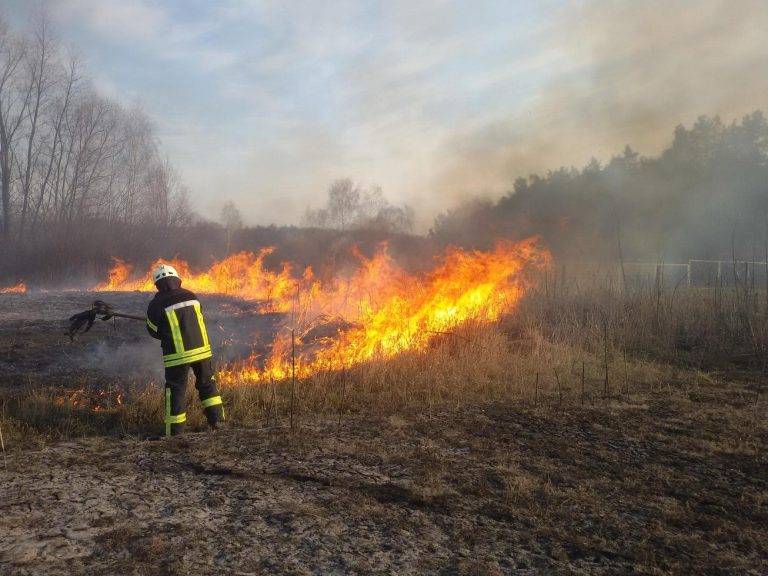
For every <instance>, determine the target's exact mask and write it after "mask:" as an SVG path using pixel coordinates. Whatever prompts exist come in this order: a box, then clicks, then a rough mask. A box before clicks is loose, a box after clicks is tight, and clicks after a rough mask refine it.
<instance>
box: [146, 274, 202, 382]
mask: <svg viewBox="0 0 768 576" xmlns="http://www.w3.org/2000/svg"><path fill="white" fill-rule="evenodd" d="M147 330H148V331H149V333H150V335H152V336H153V337H154V338H158V339H159V340H160V343H161V345H162V348H163V363H164V365H165V367H166V368H170V367H172V366H180V365H182V364H191V363H192V362H198V361H200V360H205V359H206V358H210V357H211V345H210V342H209V341H208V332H207V330H206V328H205V320H204V319H203V313H202V311H201V309H200V302H198V301H197V298H196V297H195V295H194V294H193V293H192V292H190V291H189V290H185V289H183V288H176V289H174V290H167V291H164V292H158V293H157V294H156V295H155V297H154V298H153V299H152V302H150V303H149V308H148V309H147Z"/></svg>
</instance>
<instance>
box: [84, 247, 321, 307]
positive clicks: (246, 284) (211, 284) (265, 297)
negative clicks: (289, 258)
mask: <svg viewBox="0 0 768 576" xmlns="http://www.w3.org/2000/svg"><path fill="white" fill-rule="evenodd" d="M273 251H274V248H264V249H262V250H260V251H259V252H258V253H257V254H253V253H250V252H240V253H237V254H232V255H231V256H228V257H227V258H225V259H224V260H221V261H220V262H216V263H215V264H213V266H211V267H210V268H209V269H208V270H207V271H204V272H193V271H192V270H191V269H190V267H189V264H187V262H185V261H184V260H180V259H177V258H173V259H170V260H162V259H160V260H156V261H155V262H154V263H153V264H152V267H151V268H150V270H149V271H147V273H146V274H145V275H144V276H143V277H142V278H138V279H136V278H135V276H134V269H133V266H132V265H130V264H128V263H126V262H124V261H123V260H120V259H119V258H114V259H113V260H114V264H113V266H112V268H111V269H110V271H109V280H108V281H107V282H104V283H102V284H99V285H97V286H96V287H95V288H94V290H100V291H105V292H111V291H140V292H152V291H154V290H155V285H154V283H153V282H152V277H151V270H152V269H153V268H155V267H156V266H157V265H159V264H160V263H163V262H165V263H166V264H170V265H171V266H173V267H174V268H176V270H177V271H178V272H179V275H180V276H181V277H182V278H183V279H184V287H185V288H189V289H190V290H192V291H193V292H200V293H203V294H206V293H207V294H226V295H229V296H237V297H239V298H244V299H246V300H258V301H262V302H263V304H262V306H261V310H262V311H264V312H266V311H274V312H287V311H289V310H290V308H291V300H292V298H293V296H294V295H295V293H296V286H297V282H299V281H300V282H301V283H302V284H304V285H306V284H311V283H312V269H311V268H307V269H306V270H305V271H304V274H303V275H302V277H301V278H300V279H296V278H294V276H293V270H292V267H291V265H290V264H283V266H282V269H281V270H280V271H279V272H272V271H270V270H268V269H267V268H265V267H264V258H266V257H267V256H268V255H269V254H271V253H272V252H273Z"/></svg>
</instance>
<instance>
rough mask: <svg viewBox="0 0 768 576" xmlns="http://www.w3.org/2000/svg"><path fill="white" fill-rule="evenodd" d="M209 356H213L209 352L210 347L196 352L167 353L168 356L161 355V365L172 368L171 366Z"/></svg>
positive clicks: (189, 362) (197, 360) (190, 362)
mask: <svg viewBox="0 0 768 576" xmlns="http://www.w3.org/2000/svg"><path fill="white" fill-rule="evenodd" d="M196 350H200V348H196ZM211 356H213V354H211V349H210V347H208V348H205V349H203V351H202V352H198V353H196V354H189V353H187V354H169V355H168V356H163V366H165V367H166V368H172V367H173V366H181V365H182V364H192V363H193V362H199V361H200V360H205V359H206V358H210V357H211Z"/></svg>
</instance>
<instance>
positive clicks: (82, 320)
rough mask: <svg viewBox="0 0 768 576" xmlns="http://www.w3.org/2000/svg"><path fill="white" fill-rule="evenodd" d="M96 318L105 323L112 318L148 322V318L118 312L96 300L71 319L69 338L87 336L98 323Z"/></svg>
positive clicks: (68, 330)
mask: <svg viewBox="0 0 768 576" xmlns="http://www.w3.org/2000/svg"><path fill="white" fill-rule="evenodd" d="M96 318H99V319H100V320H104V321H106V320H110V319H111V318H128V319H129V320H140V321H141V322H146V321H147V317H146V316H137V315H135V314H126V313H124V312H118V311H117V310H115V309H113V308H112V306H111V305H109V304H107V303H106V302H104V301H103V300H96V301H94V303H93V305H92V306H91V307H90V308H89V309H88V310H84V311H83V312H78V313H77V314H73V315H72V316H70V317H69V328H68V329H67V336H69V339H70V340H74V339H75V336H76V335H77V334H85V333H86V332H88V330H90V329H91V326H93V323H94V322H95V321H96Z"/></svg>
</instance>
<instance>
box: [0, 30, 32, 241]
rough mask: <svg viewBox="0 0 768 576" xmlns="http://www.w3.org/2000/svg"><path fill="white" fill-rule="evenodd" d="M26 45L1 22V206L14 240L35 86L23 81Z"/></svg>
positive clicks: (5, 231)
mask: <svg viewBox="0 0 768 576" xmlns="http://www.w3.org/2000/svg"><path fill="white" fill-rule="evenodd" d="M25 52H26V46H25V43H24V41H23V40H22V39H21V38H20V37H18V36H17V35H16V34H14V33H13V32H12V31H11V30H10V28H9V27H8V25H7V24H6V23H5V22H4V21H3V20H0V203H1V204H2V208H3V219H2V236H3V237H4V238H6V239H9V238H10V234H11V227H12V220H13V207H12V205H11V184H12V173H11V171H12V168H13V160H14V145H15V140H16V137H17V133H18V130H19V127H20V126H21V123H22V122H23V120H24V117H25V115H26V111H27V106H28V104H29V97H30V91H31V84H30V83H25V82H24V81H23V77H24V58H25Z"/></svg>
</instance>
